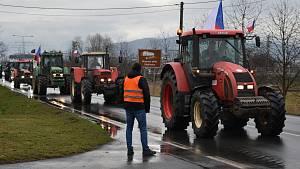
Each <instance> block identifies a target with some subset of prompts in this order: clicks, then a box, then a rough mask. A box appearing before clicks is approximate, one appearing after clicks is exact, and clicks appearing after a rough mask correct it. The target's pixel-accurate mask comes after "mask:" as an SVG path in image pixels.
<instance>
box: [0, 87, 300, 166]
mask: <svg viewBox="0 0 300 169" xmlns="http://www.w3.org/2000/svg"><path fill="white" fill-rule="evenodd" d="M23 92H25V91H23ZM42 99H43V100H44V99H46V100H45V101H47V102H49V103H51V104H54V105H57V106H59V107H65V108H68V109H70V110H73V111H76V112H81V113H83V112H85V113H89V114H92V116H95V117H97V118H99V119H102V122H105V123H100V125H102V127H103V128H106V129H107V131H109V132H110V133H111V135H112V137H114V138H117V139H118V140H120V141H121V142H122V143H124V144H125V138H124V128H125V124H124V123H125V118H126V117H125V111H124V110H123V109H122V108H119V107H116V106H111V105H106V104H105V103H104V99H103V98H102V96H96V95H93V98H92V104H91V105H90V106H81V105H72V104H71V100H70V97H69V96H60V95H59V90H58V89H56V90H53V89H48V95H47V98H42ZM160 115H161V112H160V102H159V98H157V97H152V102H151V111H150V113H149V114H148V115H147V122H148V129H149V144H150V145H152V148H153V149H155V150H156V151H160V152H161V154H169V155H171V156H172V157H176V158H179V159H182V160H184V161H188V162H190V163H191V164H195V165H196V166H197V165H198V166H202V167H207V168H213V167H214V168H290V169H294V168H300V146H299V144H300V117H297V116H289V115H287V120H286V122H285V124H286V127H285V128H284V132H283V133H282V134H281V135H280V137H275V138H274V137H272V138H263V137H260V135H259V134H258V133H257V130H256V128H255V124H254V122H253V121H250V122H248V125H247V126H246V127H245V129H244V130H242V131H225V130H223V127H222V125H219V131H218V134H217V136H216V137H215V138H214V139H198V138H196V137H195V135H194V134H193V131H192V128H191V125H190V126H189V127H188V129H187V130H185V131H182V132H171V131H168V130H166V128H165V127H164V125H163V123H162V118H161V116H160ZM107 124H110V125H109V127H108V126H107ZM135 126H136V125H135ZM136 130H137V129H136V128H135V131H136ZM134 137H135V139H134V145H136V146H137V147H139V146H140V143H139V136H138V132H135V136H134ZM124 148H126V147H124ZM0 168H1V167H0Z"/></svg>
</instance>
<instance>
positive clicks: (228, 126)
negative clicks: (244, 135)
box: [221, 117, 249, 130]
mask: <svg viewBox="0 0 300 169" xmlns="http://www.w3.org/2000/svg"><path fill="white" fill-rule="evenodd" d="M248 121H249V119H239V118H236V117H233V118H231V119H226V120H225V119H221V123H222V124H223V125H224V129H225V130H240V129H242V128H243V127H245V126H246V125H247V122H248Z"/></svg>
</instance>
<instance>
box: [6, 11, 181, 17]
mask: <svg viewBox="0 0 300 169" xmlns="http://www.w3.org/2000/svg"><path fill="white" fill-rule="evenodd" d="M177 10H178V9H168V10H154V11H148V12H132V13H118V14H94V15H84V14H83V15H67V14H41V13H26V12H11V11H0V13H8V14H18V15H33V16H51V17H92V16H98V17H101V16H128V15H142V14H152V13H161V12H169V11H177Z"/></svg>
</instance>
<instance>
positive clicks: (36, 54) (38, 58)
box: [34, 45, 42, 63]
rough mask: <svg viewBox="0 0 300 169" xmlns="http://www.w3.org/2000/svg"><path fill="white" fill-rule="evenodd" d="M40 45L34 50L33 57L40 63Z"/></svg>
mask: <svg viewBox="0 0 300 169" xmlns="http://www.w3.org/2000/svg"><path fill="white" fill-rule="evenodd" d="M41 55H42V54H41V45H40V46H39V48H38V50H37V51H36V52H35V58H34V60H36V61H37V63H40V61H41Z"/></svg>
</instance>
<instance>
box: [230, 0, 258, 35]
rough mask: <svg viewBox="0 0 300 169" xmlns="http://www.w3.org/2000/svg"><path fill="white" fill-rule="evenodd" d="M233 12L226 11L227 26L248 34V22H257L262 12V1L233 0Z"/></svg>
mask: <svg viewBox="0 0 300 169" xmlns="http://www.w3.org/2000/svg"><path fill="white" fill-rule="evenodd" d="M231 6H232V9H231V10H226V12H225V14H226V17H227V19H226V20H227V24H228V25H232V26H233V27H234V28H235V29H241V30H242V31H243V32H244V33H245V34H247V31H246V30H247V29H246V27H247V22H249V21H253V20H257V19H258V17H259V16H260V14H261V12H262V1H260V2H259V1H257V0H232V1H231Z"/></svg>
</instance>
